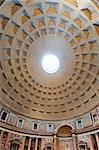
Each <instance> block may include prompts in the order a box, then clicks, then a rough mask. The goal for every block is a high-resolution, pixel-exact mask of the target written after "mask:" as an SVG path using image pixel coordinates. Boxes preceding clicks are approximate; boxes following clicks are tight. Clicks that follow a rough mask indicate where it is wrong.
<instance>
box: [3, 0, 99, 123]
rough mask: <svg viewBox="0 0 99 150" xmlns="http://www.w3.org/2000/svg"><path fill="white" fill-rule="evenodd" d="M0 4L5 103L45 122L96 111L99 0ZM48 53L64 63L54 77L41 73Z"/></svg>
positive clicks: (97, 93) (98, 56)
mask: <svg viewBox="0 0 99 150" xmlns="http://www.w3.org/2000/svg"><path fill="white" fill-rule="evenodd" d="M0 3H1V7H0V20H1V26H0V38H1V40H0V46H1V50H0V89H1V92H0V103H1V104H3V105H4V106H6V107H8V108H9V109H11V110H13V111H14V112H16V113H19V114H22V115H24V116H27V117H30V118H34V119H41V120H61V119H70V118H73V117H77V116H80V115H83V114H84V113H86V112H88V111H90V110H92V109H93V108H94V107H96V106H97V105H98V104H99V49H98V47H99V37H98V35H99V28H98V25H99V18H98V17H99V14H98V4H97V3H96V2H95V1H94V0H93V1H91V2H89V1H88V0H87V1H86V2H85V3H84V2H80V0H78V1H77V2H76V0H54V1H53V0H50V1H48V0H47V1H45V0H34V1H32V0H29V1H27V0H24V1H22V0H21V1H18V0H17V1H13V0H12V1H5V2H4V3H3V1H2V2H0ZM88 5H90V7H88ZM48 54H51V55H55V56H57V58H58V59H59V63H60V67H59V69H58V71H57V70H56V71H55V73H47V72H46V71H44V70H43V69H42V59H43V57H44V56H45V55H48ZM52 66H53V65H52ZM56 69H57V67H56Z"/></svg>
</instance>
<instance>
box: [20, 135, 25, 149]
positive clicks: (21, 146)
mask: <svg viewBox="0 0 99 150" xmlns="http://www.w3.org/2000/svg"><path fill="white" fill-rule="evenodd" d="M25 139H26V137H25V136H23V137H22V144H21V145H20V150H24V144H25Z"/></svg>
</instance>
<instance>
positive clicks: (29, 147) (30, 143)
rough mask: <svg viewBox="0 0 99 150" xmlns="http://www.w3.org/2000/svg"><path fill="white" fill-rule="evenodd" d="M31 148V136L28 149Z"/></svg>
mask: <svg viewBox="0 0 99 150" xmlns="http://www.w3.org/2000/svg"><path fill="white" fill-rule="evenodd" d="M30 148H31V137H30V138H29V144H28V150H30Z"/></svg>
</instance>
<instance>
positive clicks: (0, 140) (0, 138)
mask: <svg viewBox="0 0 99 150" xmlns="http://www.w3.org/2000/svg"><path fill="white" fill-rule="evenodd" d="M3 133H4V131H1V134H0V148H1V144H2V136H3Z"/></svg>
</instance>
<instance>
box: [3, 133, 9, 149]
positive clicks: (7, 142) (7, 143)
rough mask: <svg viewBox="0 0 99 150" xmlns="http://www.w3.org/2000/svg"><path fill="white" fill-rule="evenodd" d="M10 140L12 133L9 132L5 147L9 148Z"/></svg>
mask: <svg viewBox="0 0 99 150" xmlns="http://www.w3.org/2000/svg"><path fill="white" fill-rule="evenodd" d="M9 141H10V133H8V135H7V139H6V142H5V146H4V147H5V149H7V148H8V145H9Z"/></svg>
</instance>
